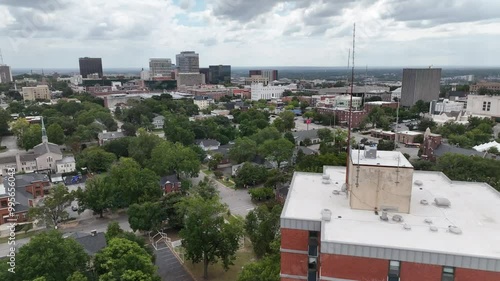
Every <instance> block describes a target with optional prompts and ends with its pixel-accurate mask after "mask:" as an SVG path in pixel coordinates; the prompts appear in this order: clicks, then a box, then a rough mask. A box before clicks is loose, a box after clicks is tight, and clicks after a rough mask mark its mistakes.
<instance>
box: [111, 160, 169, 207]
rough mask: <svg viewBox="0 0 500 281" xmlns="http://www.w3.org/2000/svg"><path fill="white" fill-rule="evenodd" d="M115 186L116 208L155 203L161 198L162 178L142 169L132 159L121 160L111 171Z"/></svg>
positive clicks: (112, 184) (114, 199)
mask: <svg viewBox="0 0 500 281" xmlns="http://www.w3.org/2000/svg"><path fill="white" fill-rule="evenodd" d="M109 179H110V184H111V186H113V191H114V198H113V204H114V207H117V208H119V207H126V206H129V205H131V204H134V203H142V202H147V201H152V200H153V201H154V200H157V199H159V198H160V197H161V195H162V191H161V189H160V186H159V182H160V178H159V177H158V176H157V175H156V174H155V173H154V172H153V171H151V170H149V169H141V167H140V165H139V164H138V163H137V162H136V161H135V160H134V159H132V158H120V160H119V161H118V163H116V164H115V165H113V166H112V167H111V170H110V171H109Z"/></svg>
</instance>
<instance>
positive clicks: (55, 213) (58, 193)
mask: <svg viewBox="0 0 500 281" xmlns="http://www.w3.org/2000/svg"><path fill="white" fill-rule="evenodd" d="M73 199H74V195H73V194H72V193H70V192H69V190H68V188H67V187H66V186H65V185H64V184H58V185H56V186H54V187H52V188H51V189H50V194H49V195H48V196H45V197H44V200H43V204H41V205H39V206H36V207H32V208H30V209H29V211H28V215H29V217H30V219H38V220H39V221H41V222H44V223H45V224H46V225H50V226H57V225H58V223H59V222H60V221H62V220H64V219H67V218H68V217H69V214H68V212H67V211H66V210H65V209H66V208H68V207H69V206H70V205H71V202H72V201H73Z"/></svg>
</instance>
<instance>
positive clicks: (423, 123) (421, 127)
mask: <svg viewBox="0 0 500 281" xmlns="http://www.w3.org/2000/svg"><path fill="white" fill-rule="evenodd" d="M427 128H430V129H431V131H434V130H435V129H436V122H434V121H432V119H428V118H423V119H422V120H420V122H419V123H418V125H417V131H421V132H425V130H427Z"/></svg>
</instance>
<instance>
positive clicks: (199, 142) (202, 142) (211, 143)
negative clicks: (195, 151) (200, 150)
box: [195, 139, 220, 147]
mask: <svg viewBox="0 0 500 281" xmlns="http://www.w3.org/2000/svg"><path fill="white" fill-rule="evenodd" d="M195 142H196V144H197V145H200V146H204V147H207V146H220V142H218V141H216V140H212V139H210V140H209V139H203V140H196V141H195Z"/></svg>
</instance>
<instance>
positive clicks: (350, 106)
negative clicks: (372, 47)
mask: <svg viewBox="0 0 500 281" xmlns="http://www.w3.org/2000/svg"><path fill="white" fill-rule="evenodd" d="M355 44H356V23H354V26H353V31H352V70H351V98H350V102H349V117H348V127H347V165H346V173H345V183H346V187H347V192H346V195H348V194H349V189H350V186H349V164H350V162H351V160H350V158H351V130H352V95H353V92H354V50H355V46H356V45H355Z"/></svg>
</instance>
